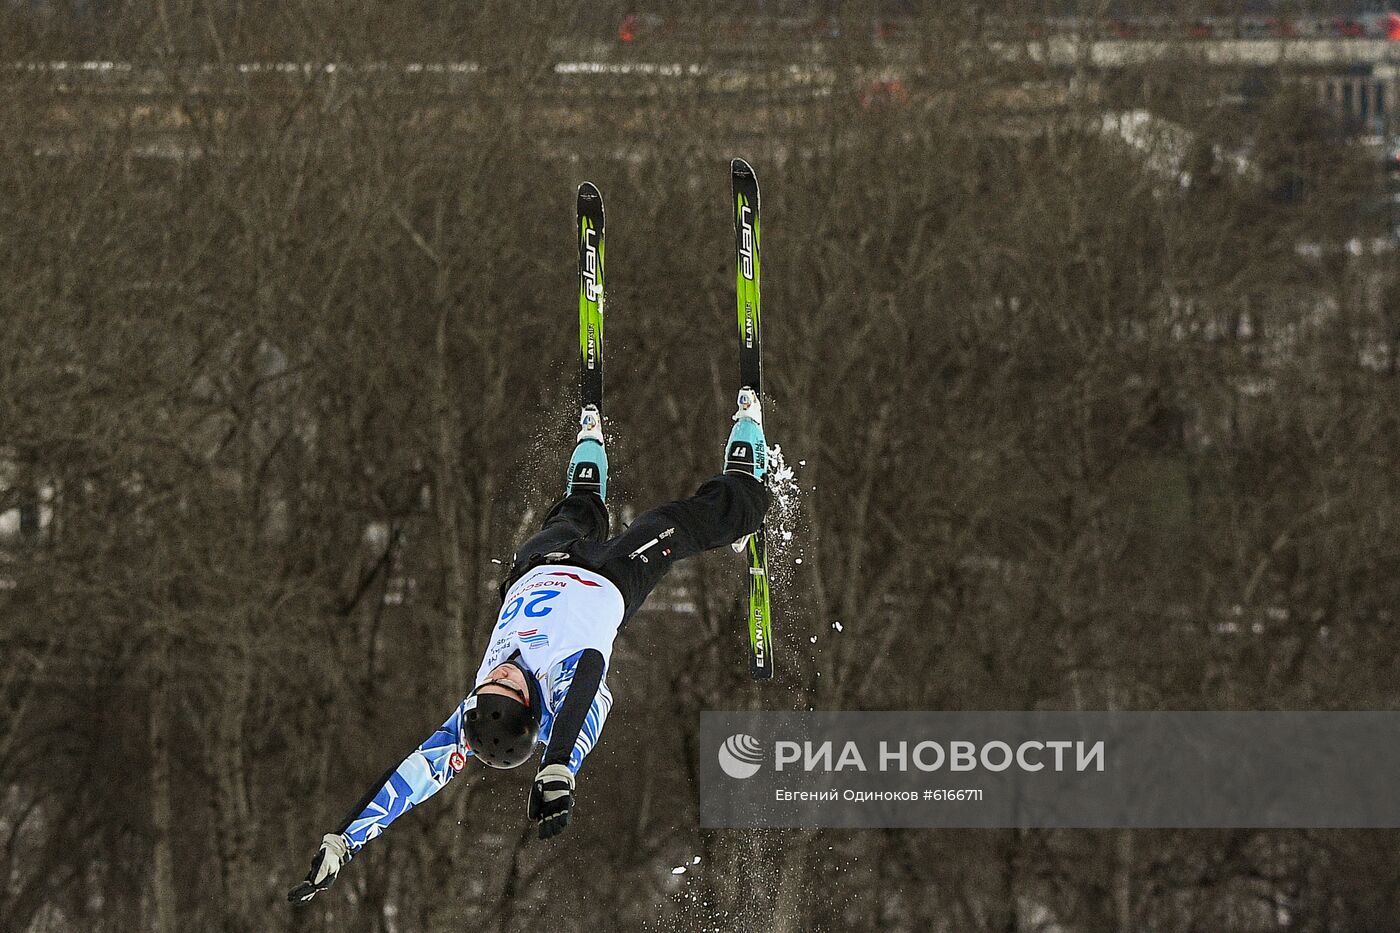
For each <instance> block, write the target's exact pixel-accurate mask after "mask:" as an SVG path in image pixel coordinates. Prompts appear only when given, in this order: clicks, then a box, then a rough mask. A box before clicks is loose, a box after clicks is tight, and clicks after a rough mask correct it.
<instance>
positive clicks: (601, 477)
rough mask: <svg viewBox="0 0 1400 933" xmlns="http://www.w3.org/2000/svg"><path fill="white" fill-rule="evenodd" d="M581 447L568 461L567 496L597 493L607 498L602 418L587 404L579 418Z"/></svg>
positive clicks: (579, 445)
mask: <svg viewBox="0 0 1400 933" xmlns="http://www.w3.org/2000/svg"><path fill="white" fill-rule="evenodd" d="M578 425H579V428H578V446H576V447H575V448H574V455H573V456H572V457H571V458H570V459H569V475H568V481H567V485H566V486H565V493H566V495H570V496H572V495H573V494H574V493H576V492H596V493H597V494H598V497H599V498H600V499H606V498H607V496H608V452H607V450H605V449H604V448H603V418H602V416H601V415H599V414H598V408H597V406H594V405H585V406H584V407H583V412H582V414H580V415H579V419H578Z"/></svg>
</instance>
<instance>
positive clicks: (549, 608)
mask: <svg viewBox="0 0 1400 933" xmlns="http://www.w3.org/2000/svg"><path fill="white" fill-rule="evenodd" d="M622 612H623V603H622V593H620V592H619V591H618V589H617V587H616V586H615V585H614V584H613V583H612V581H611V580H609V579H608V578H607V577H604V576H601V575H600V574H597V573H594V572H593V571H591V570H585V569H584V568H582V567H572V566H568V565H563V564H541V565H540V566H538V567H535V568H534V569H532V570H530V571H529V572H527V573H526V574H525V575H524V576H522V577H521V578H520V579H519V580H516V581H515V583H514V585H512V586H511V588H510V589H509V590H508V591H507V592H506V598H505V602H503V603H502V604H501V612H500V614H499V615H498V616H497V617H496V627H495V630H494V631H493V632H492V633H491V643H490V645H488V646H487V648H486V656H485V657H483V658H482V659H481V667H480V668H478V669H477V672H476V683H481V681H482V680H484V679H485V677H486V675H487V673H488V672H489V671H490V670H491V669H492V668H494V667H496V666H497V665H498V664H501V663H503V662H504V661H506V660H508V659H509V658H510V656H511V655H512V654H514V653H515V652H516V651H519V652H520V657H519V659H518V663H519V664H520V665H521V666H522V667H524V668H525V669H526V670H528V671H530V672H531V673H532V674H534V675H535V677H536V679H537V680H539V681H540V687H541V688H542V689H543V691H544V695H545V697H546V700H545V702H546V703H548V702H550V700H549V698H550V695H551V694H552V693H553V687H554V685H553V684H552V683H548V682H547V681H548V678H549V677H551V676H552V673H553V668H554V667H555V665H556V664H558V663H559V662H560V661H563V660H564V659H565V658H567V657H569V655H572V654H576V653H578V652H580V651H582V650H583V649H585V648H593V649H595V650H597V651H598V652H599V653H601V654H602V655H603V669H604V670H605V671H606V670H607V665H608V662H609V661H610V660H611V659H612V645H613V638H614V637H616V635H617V627H618V625H619V624H621V622H622Z"/></svg>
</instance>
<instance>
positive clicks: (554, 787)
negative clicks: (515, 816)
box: [527, 765, 574, 839]
mask: <svg viewBox="0 0 1400 933" xmlns="http://www.w3.org/2000/svg"><path fill="white" fill-rule="evenodd" d="M573 809H574V774H573V772H572V771H570V770H569V769H568V767H567V766H565V765H545V766H544V767H543V768H541V769H540V773H539V774H536V775H535V784H534V786H533V787H531V788H530V806H529V810H528V811H527V812H528V814H529V817H530V819H532V820H535V821H536V822H538V823H539V824H540V838H541V839H548V838H549V837H551V836H557V835H559V834H560V833H562V832H563V831H564V827H565V826H568V825H569V814H570V813H571V812H573Z"/></svg>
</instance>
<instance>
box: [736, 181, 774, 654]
mask: <svg viewBox="0 0 1400 933" xmlns="http://www.w3.org/2000/svg"><path fill="white" fill-rule="evenodd" d="M729 180H730V186H731V190H732V193H733V201H732V206H733V208H734V265H735V270H734V284H735V291H736V293H737V297H738V307H739V387H740V388H741V389H751V390H753V392H754V394H755V395H757V396H758V399H759V402H760V405H761V404H762V399H763V385H762V381H763V359H762V349H763V343H762V339H761V337H762V330H761V327H760V316H759V287H758V285H759V219H758V177H757V176H756V175H755V174H754V171H753V169H752V168H751V167H750V166H749V163H747V162H745V161H744V160H743V159H735V160H734V161H732V162H731V163H730V165H729ZM743 545H744V548H743V549H744V550H745V551H746V552H747V554H748V565H749V646H750V649H751V654H750V659H749V660H750V662H751V663H750V670H751V672H752V673H753V677H754V679H755V680H768V679H770V678H771V677H772V676H773V619H772V615H771V614H770V612H769V605H768V536H767V534H766V530H765V529H764V528H762V527H760V528H759V529H758V531H756V532H754V533H753V534H751V535H749V537H748V539H747V541H745V542H743Z"/></svg>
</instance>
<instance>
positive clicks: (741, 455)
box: [724, 386, 768, 482]
mask: <svg viewBox="0 0 1400 933" xmlns="http://www.w3.org/2000/svg"><path fill="white" fill-rule="evenodd" d="M767 460H768V444H767V441H765V440H764V437H763V406H762V404H761V403H760V402H759V400H758V393H757V392H755V391H754V390H753V389H750V388H748V387H747V386H745V387H744V388H742V389H740V390H739V407H738V411H736V412H734V427H733V428H732V429H731V430H730V432H729V444H728V446H726V447H725V452H724V472H726V473H742V474H744V475H745V476H752V477H753V478H754V479H756V480H758V481H759V482H763V474H764V472H765V468H766V466H767Z"/></svg>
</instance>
